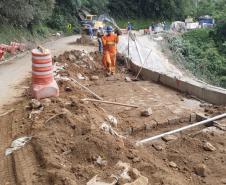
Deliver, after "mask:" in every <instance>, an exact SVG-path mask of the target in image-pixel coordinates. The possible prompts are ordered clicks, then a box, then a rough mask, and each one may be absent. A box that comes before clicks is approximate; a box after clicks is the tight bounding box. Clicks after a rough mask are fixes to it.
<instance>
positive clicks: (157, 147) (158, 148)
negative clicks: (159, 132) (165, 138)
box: [152, 143, 163, 151]
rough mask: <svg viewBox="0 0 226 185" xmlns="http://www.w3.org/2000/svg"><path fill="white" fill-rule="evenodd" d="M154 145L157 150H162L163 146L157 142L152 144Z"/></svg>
mask: <svg viewBox="0 0 226 185" xmlns="http://www.w3.org/2000/svg"><path fill="white" fill-rule="evenodd" d="M152 146H153V147H154V148H155V149H156V150H157V151H162V150H163V148H162V147H161V146H159V145H158V144H157V143H154V144H152Z"/></svg>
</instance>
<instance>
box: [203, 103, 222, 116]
mask: <svg viewBox="0 0 226 185" xmlns="http://www.w3.org/2000/svg"><path fill="white" fill-rule="evenodd" d="M200 106H202V107H205V110H204V111H205V114H206V116H210V117H215V116H218V115H221V114H224V113H226V105H212V104H210V105H205V104H201V105H200Z"/></svg>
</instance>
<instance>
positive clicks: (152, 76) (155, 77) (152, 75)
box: [140, 68, 160, 82]
mask: <svg viewBox="0 0 226 185" xmlns="http://www.w3.org/2000/svg"><path fill="white" fill-rule="evenodd" d="M140 74H141V75H142V76H143V77H145V78H146V79H148V80H152V81H154V82H158V81H159V78H160V72H157V71H153V70H150V69H146V68H143V69H142V71H141V73H140Z"/></svg>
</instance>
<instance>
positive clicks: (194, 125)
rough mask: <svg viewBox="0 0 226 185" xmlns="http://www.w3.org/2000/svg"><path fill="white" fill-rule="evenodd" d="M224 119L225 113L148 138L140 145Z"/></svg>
mask: <svg viewBox="0 0 226 185" xmlns="http://www.w3.org/2000/svg"><path fill="white" fill-rule="evenodd" d="M224 117H226V113H225V114H221V115H219V116H215V117H213V118H209V119H207V120H204V121H201V122H198V123H194V124H192V125H188V126H186V127H182V128H179V129H176V130H173V131H170V132H166V133H164V134H160V135H157V136H154V137H151V138H148V139H144V140H142V141H140V143H145V142H148V141H152V140H155V139H159V138H161V137H162V136H165V135H170V134H174V133H177V132H180V131H183V130H187V129H189V128H192V127H196V126H199V125H203V124H205V123H209V122H211V121H215V120H218V119H221V118H224Z"/></svg>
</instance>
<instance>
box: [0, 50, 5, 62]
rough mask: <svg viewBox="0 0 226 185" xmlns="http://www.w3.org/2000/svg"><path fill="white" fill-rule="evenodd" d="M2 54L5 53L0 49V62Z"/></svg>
mask: <svg viewBox="0 0 226 185" xmlns="http://www.w3.org/2000/svg"><path fill="white" fill-rule="evenodd" d="M4 54H5V51H4V50H1V49H0V60H2V58H3V56H4Z"/></svg>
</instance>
